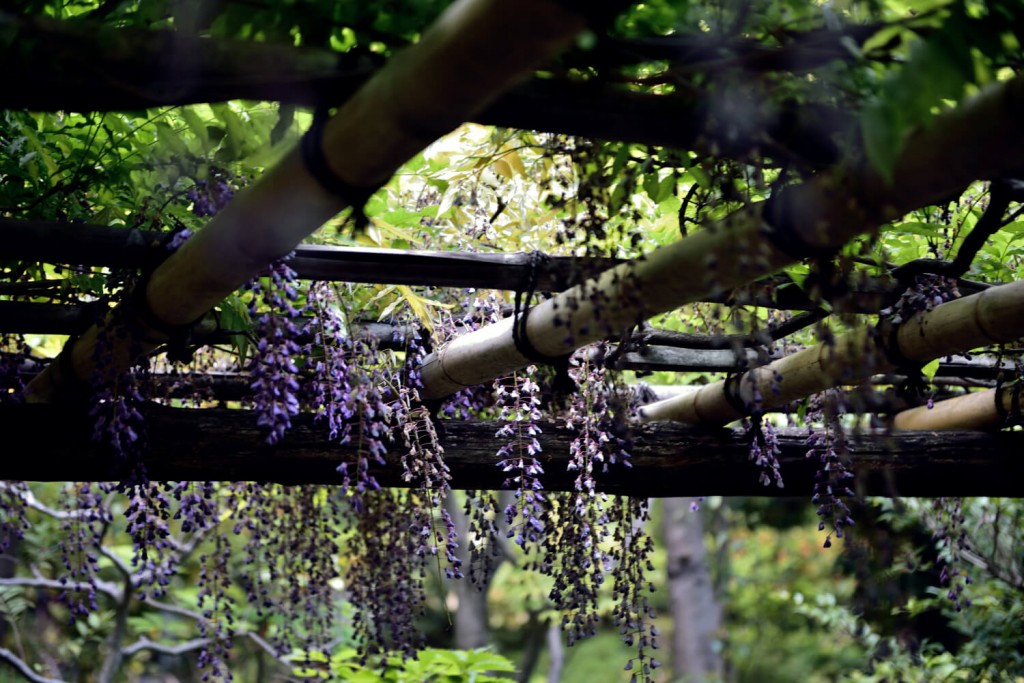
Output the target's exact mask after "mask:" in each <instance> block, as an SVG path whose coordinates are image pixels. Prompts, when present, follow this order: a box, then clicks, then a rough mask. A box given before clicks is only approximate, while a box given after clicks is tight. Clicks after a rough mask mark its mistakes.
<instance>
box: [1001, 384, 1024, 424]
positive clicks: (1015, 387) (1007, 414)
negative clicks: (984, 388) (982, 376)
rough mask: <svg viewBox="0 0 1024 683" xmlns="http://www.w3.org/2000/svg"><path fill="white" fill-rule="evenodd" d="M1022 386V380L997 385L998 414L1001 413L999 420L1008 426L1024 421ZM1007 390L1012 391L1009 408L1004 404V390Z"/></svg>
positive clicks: (1023, 385)
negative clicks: (1021, 405) (1021, 408)
mask: <svg viewBox="0 0 1024 683" xmlns="http://www.w3.org/2000/svg"><path fill="white" fill-rule="evenodd" d="M1021 387H1024V383H1022V382H1021V381H1020V380H1017V381H1016V382H1013V383H1012V384H1003V385H1000V386H997V387H996V414H997V415H999V421H1000V422H1001V423H1002V424H1003V425H1005V426H1007V427H1012V426H1014V425H1017V424H1022V423H1024V414H1022V413H1021V410H1020V400H1021V398H1020V395H1021ZM1007 391H1009V392H1010V409H1009V410H1007V409H1006V406H1004V405H1003V397H1004V396H1005V393H1004V392H1007Z"/></svg>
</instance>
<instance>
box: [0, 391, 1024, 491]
mask: <svg viewBox="0 0 1024 683" xmlns="http://www.w3.org/2000/svg"><path fill="white" fill-rule="evenodd" d="M145 414H146V424H147V429H148V443H149V450H148V452H147V454H146V456H145V462H146V466H147V470H148V472H149V474H150V476H151V477H152V478H153V479H154V480H168V481H207V480H215V481H236V480H237V481H242V480H245V481H269V482H279V483H283V484H300V483H319V484H334V483H338V481H339V477H338V474H337V472H336V468H337V466H338V464H339V463H341V462H343V461H344V460H345V459H346V458H352V456H353V453H352V449H351V448H350V447H347V446H346V447H342V446H337V445H333V444H330V443H328V442H327V441H326V438H325V433H324V430H323V429H322V428H320V427H317V426H315V425H313V424H312V423H311V420H310V418H309V417H308V416H300V417H298V418H297V419H295V420H294V421H293V422H294V424H295V426H294V427H293V429H292V430H291V431H289V432H288V435H287V436H286V437H285V439H284V440H283V442H282V443H280V444H278V445H277V446H275V447H271V446H268V445H267V444H266V442H265V440H264V433H263V432H262V430H261V429H260V428H258V427H257V426H256V419H255V416H254V415H253V414H252V413H250V412H248V411H241V410H213V409H206V410H192V409H181V408H166V407H159V406H149V407H147V409H146V410H145ZM440 424H442V425H443V426H444V430H443V431H444V437H443V438H444V448H445V460H446V462H447V463H448V466H449V467H450V468H451V471H452V481H453V486H454V487H455V488H478V489H499V488H502V487H503V481H504V480H505V478H506V476H507V475H506V474H505V473H503V472H502V471H501V470H500V469H499V468H498V467H497V466H496V464H497V458H496V457H495V452H496V451H497V449H498V445H499V443H498V440H497V439H495V438H494V433H495V431H496V429H497V425H496V424H495V423H491V422H462V421H444V422H442V423H440ZM55 426H59V427H60V428H59V429H55V428H54V427H55ZM542 429H543V430H544V431H543V434H542V435H541V436H540V441H541V446H542V448H543V453H542V455H541V460H542V463H543V466H544V469H545V475H544V477H543V480H544V484H545V487H546V488H547V489H548V490H552V491H564V490H568V489H569V488H570V487H571V486H572V482H573V481H574V479H575V473H573V472H568V471H566V464H567V462H568V455H569V444H570V442H571V440H572V433H571V432H570V431H568V430H567V429H564V428H563V427H561V426H559V425H557V424H554V423H551V422H548V423H546V424H543V425H542ZM0 430H3V432H4V433H6V434H24V435H29V436H31V438H32V457H24V458H4V459H3V460H2V462H0V479H10V480H26V481H64V480H68V481H106V480H111V479H116V477H117V474H116V471H115V470H114V469H113V468H112V465H113V463H112V461H111V458H110V457H109V456H106V455H104V454H103V452H102V449H100V448H99V447H98V446H96V445H95V444H92V443H91V442H90V435H91V433H92V427H91V425H90V424H89V420H88V418H87V417H86V410H85V409H84V408H82V407H77V406H68V405H16V406H3V407H0ZM779 441H780V445H781V448H782V454H781V456H780V461H781V463H782V474H783V477H784V478H785V484H786V487H785V488H784V489H778V488H776V487H774V486H771V487H765V486H762V485H760V484H759V483H758V480H757V479H758V473H757V470H756V469H755V467H754V465H753V464H752V463H750V462H749V460H748V449H747V444H746V438H745V437H744V435H743V434H742V433H739V432H734V431H726V430H700V429H693V428H686V427H682V426H679V425H671V424H658V425H647V426H643V427H639V428H638V431H637V434H636V439H635V444H636V445H635V446H634V447H633V467H632V469H625V468H614V469H612V470H610V471H609V472H606V473H598V474H597V475H596V479H597V480H598V482H599V485H598V488H599V490H602V491H606V492H610V493H628V494H634V495H642V496H655V497H661V496H694V495H743V496H751V495H757V496H810V495H811V492H812V488H813V485H814V470H815V467H816V463H815V462H814V461H809V460H808V459H807V458H806V457H805V456H806V452H807V446H806V444H805V441H806V432H804V431H794V432H784V433H783V434H782V435H781V436H780V439H779ZM1022 449H1024V433H1022V432H999V433H995V434H988V433H982V432H944V433H933V432H913V433H904V434H897V435H884V434H864V435H861V436H859V437H852V438H851V452H852V454H851V460H852V462H853V469H854V472H855V473H856V475H857V478H856V480H855V488H856V489H857V491H858V492H860V493H861V494H863V495H880V496H895V495H901V496H979V495H987V496H1016V497H1024V459H1022V458H1021V457H1020V453H1021V452H1022ZM400 455H401V454H400V453H399V452H398V449H397V447H392V449H391V452H390V453H389V455H388V461H389V464H388V466H387V467H386V468H384V469H383V470H382V469H380V468H376V469H375V470H374V474H375V476H377V477H378V479H379V481H380V482H381V484H382V485H384V486H395V487H400V486H407V484H405V483H404V482H402V480H401V476H400V473H401V469H400V467H399V463H398V460H399V457H400Z"/></svg>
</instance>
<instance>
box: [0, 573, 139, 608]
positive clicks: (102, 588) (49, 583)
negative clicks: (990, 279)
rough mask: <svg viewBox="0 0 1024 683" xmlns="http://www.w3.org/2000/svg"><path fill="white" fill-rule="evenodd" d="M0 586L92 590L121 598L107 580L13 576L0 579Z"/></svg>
mask: <svg viewBox="0 0 1024 683" xmlns="http://www.w3.org/2000/svg"><path fill="white" fill-rule="evenodd" d="M0 586H24V587H26V588H46V589H49V590H54V591H92V590H95V591H96V592H98V593H103V594H104V595H106V596H107V597H109V598H110V599H112V600H114V601H115V602H119V601H120V600H121V599H122V596H123V593H122V592H121V590H120V589H119V588H117V587H116V586H115V585H114V584H112V583H110V582H108V581H96V583H95V584H92V585H90V584H88V583H85V582H82V581H67V582H61V581H58V580H57V579H47V578H43V577H30V576H15V577H12V578H9V579H0Z"/></svg>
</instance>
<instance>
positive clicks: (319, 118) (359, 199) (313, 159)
mask: <svg viewBox="0 0 1024 683" xmlns="http://www.w3.org/2000/svg"><path fill="white" fill-rule="evenodd" d="M327 121H328V112H327V110H326V109H324V108H320V109H317V111H316V113H315V114H314V115H313V123H312V125H310V127H309V130H307V131H306V134H305V135H303V136H302V140H301V142H300V143H299V152H300V154H301V156H302V165H303V166H305V167H306V170H307V171H308V172H309V174H310V175H311V176H313V179H314V180H316V182H317V184H318V185H320V187H321V188H322V189H323V190H324V191H325V192H327V193H328V194H332V195H334V196H335V197H337V198H338V199H340V200H341V201H342V202H344V203H345V204H347V205H348V206H350V207H352V215H351V216H350V217H349V220H350V221H351V222H352V224H353V228H354V231H355V232H360V231H362V230H363V229H364V228H366V226H367V225H369V223H370V219H369V218H367V217H366V211H365V208H366V202H368V201H369V200H370V197H372V196H373V195H374V193H376V192H377V190H379V189H380V188H381V187H382V185H373V186H372V187H366V186H363V187H360V186H356V185H352V184H350V183H348V182H346V181H344V180H342V179H341V178H339V177H338V175H337V174H336V173H335V172H334V170H333V169H332V168H331V166H330V164H329V163H328V162H327V156H326V155H325V154H324V127H325V126H326V125H327Z"/></svg>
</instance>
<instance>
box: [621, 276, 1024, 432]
mask: <svg viewBox="0 0 1024 683" xmlns="http://www.w3.org/2000/svg"><path fill="white" fill-rule="evenodd" d="M1021 311H1024V280H1021V281H1018V282H1013V283H1010V284H1007V285H1002V286H1000V287H992V288H991V289H986V290H984V291H982V292H979V293H978V294H972V295H971V296H967V297H964V298H962V299H957V300H955V301H950V302H947V303H944V304H942V305H940V306H936V307H935V308H934V309H932V310H931V311H929V312H927V313H924V314H922V315H921V316H919V317H913V318H911V319H910V320H907V321H906V322H905V323H903V324H902V325H901V326H900V327H899V330H898V332H897V334H896V335H895V338H894V341H895V344H896V347H897V348H896V349H894V351H895V353H894V354H893V355H895V356H897V357H903V358H906V359H907V360H909V361H914V362H921V363H926V362H929V361H931V360H934V359H935V358H941V357H942V356H947V355H950V354H954V353H959V352H962V351H968V350H970V349H973V348H975V347H978V346H982V345H985V344H999V343H1004V342H1009V341H1013V340H1015V339H1018V338H1020V337H1022V336H1024V315H1022V314H1021ZM888 343H889V340H888V339H887V338H886V336H885V335H878V334H877V333H876V332H875V331H874V330H873V329H871V328H870V327H861V328H858V329H856V330H853V331H852V332H849V333H847V334H844V335H841V336H839V337H837V338H836V339H835V340H834V342H833V343H831V344H818V345H817V346H812V347H810V348H808V349H804V350H803V351H799V352H797V353H794V354H792V355H790V356H787V357H785V358H782V359H780V360H777V361H775V362H773V363H769V364H768V365H764V366H762V367H759V368H754V369H753V370H749V371H748V372H746V373H743V374H742V375H741V376H739V378H738V379H737V386H738V390H737V391H738V399H739V400H740V401H742V402H743V404H744V405H746V406H754V405H757V406H758V407H759V408H761V409H765V410H767V409H771V408H777V407H779V406H782V405H785V404H786V403H789V402H790V401H794V400H797V399H800V398H803V397H805V396H809V395H811V394H814V393H817V392H819V391H823V390H825V389H828V388H829V387H832V386H835V385H837V384H852V383H856V382H859V381H861V380H864V379H867V378H868V377H870V376H871V375H873V374H875V373H877V372H887V371H890V370H893V369H895V366H894V365H893V364H892V363H891V362H890V360H889V354H887V353H886V345H887V344H888ZM776 377H781V380H779V381H776V379H775V378H776ZM734 393H735V392H734ZM746 412H747V411H742V412H741V411H740V410H738V409H737V407H736V406H734V405H733V403H732V402H730V399H729V396H728V395H727V390H726V386H725V382H724V381H719V382H714V383H712V384H708V385H705V386H703V387H701V388H700V389H699V390H697V391H696V392H693V393H688V394H684V395H680V396H677V397H673V398H669V399H665V400H663V401H656V402H654V403H651V404H648V405H646V406H644V407H643V408H641V409H640V417H641V419H642V420H644V421H653V420H674V421H677V422H686V423H689V424H697V423H711V424H721V423H725V422H731V421H732V420H736V419H739V418H740V417H743V416H744V415H745V414H746Z"/></svg>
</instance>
